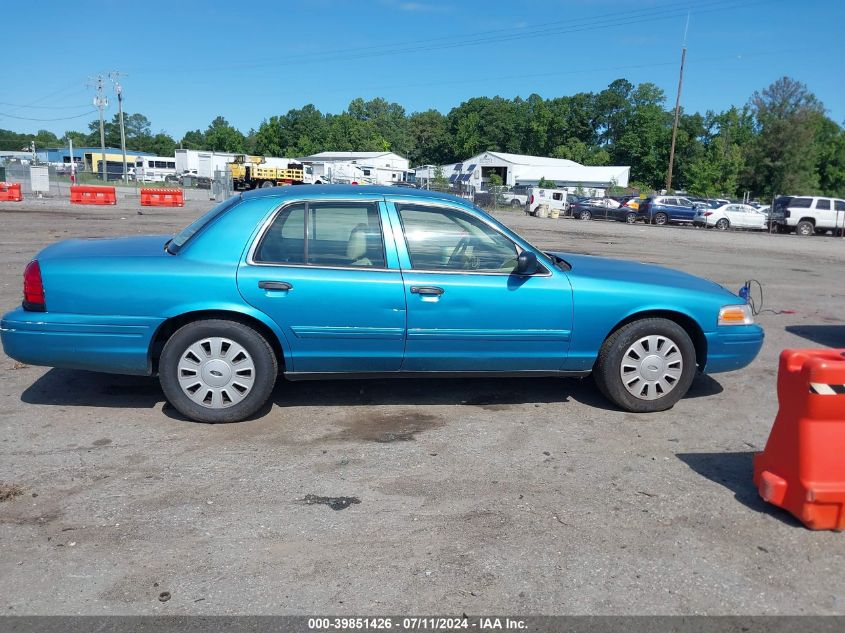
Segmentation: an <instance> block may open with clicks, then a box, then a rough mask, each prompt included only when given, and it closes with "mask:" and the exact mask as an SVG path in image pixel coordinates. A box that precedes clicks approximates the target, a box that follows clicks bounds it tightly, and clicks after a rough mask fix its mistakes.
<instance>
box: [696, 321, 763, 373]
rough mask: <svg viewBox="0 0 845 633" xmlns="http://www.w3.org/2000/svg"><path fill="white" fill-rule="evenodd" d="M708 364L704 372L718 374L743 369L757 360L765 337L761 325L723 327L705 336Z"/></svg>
mask: <svg viewBox="0 0 845 633" xmlns="http://www.w3.org/2000/svg"><path fill="white" fill-rule="evenodd" d="M705 337H706V338H707V363H706V365H705V367H704V371H705V372H706V373H708V374H716V373H720V372H724V371H733V370H735V369H742V368H743V367H745V366H747V365H750V364H751V362H752V361H753V360H754V359H755V358H757V354H758V353H759V352H760V348H761V347H763V339H764V337H765V335H764V333H763V328H761V327H760V326H759V325H740V326H729V327H721V328H719V329H718V330H717V331H716V332H710V333H708V334H705Z"/></svg>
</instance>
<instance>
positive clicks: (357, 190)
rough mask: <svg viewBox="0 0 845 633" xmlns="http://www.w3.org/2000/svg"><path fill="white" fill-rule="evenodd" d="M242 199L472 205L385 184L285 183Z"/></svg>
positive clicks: (436, 194) (450, 196) (458, 200)
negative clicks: (433, 201) (411, 200)
mask: <svg viewBox="0 0 845 633" xmlns="http://www.w3.org/2000/svg"><path fill="white" fill-rule="evenodd" d="M242 195H243V199H244V200H252V199H254V198H281V199H284V198H296V199H297V200H309V199H319V198H327V197H328V198H343V197H346V198H358V197H361V198H364V197H366V198H373V197H380V196H385V197H389V196H400V197H402V198H405V199H408V198H421V199H429V200H430V199H438V200H448V201H450V202H459V203H461V204H463V205H470V206H471V205H472V203H471V202H469V201H468V200H466V199H464V198H460V197H458V196H455V195H452V194H451V193H441V192H439V191H428V190H427V189H411V188H410V187H391V186H385V185H287V186H285V187H266V188H260V189H253V190H251V191H247V192H245V193H244V194H242Z"/></svg>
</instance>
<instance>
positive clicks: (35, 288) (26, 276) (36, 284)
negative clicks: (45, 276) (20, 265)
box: [23, 259, 47, 312]
mask: <svg viewBox="0 0 845 633" xmlns="http://www.w3.org/2000/svg"><path fill="white" fill-rule="evenodd" d="M23 309H24V310H30V311H32V312H45V311H46V310H47V304H46V302H45V301H44V283H43V282H42V281H41V266H39V265H38V260H35V259H33V260H32V261H31V262H29V264H27V265H26V270H24V271H23Z"/></svg>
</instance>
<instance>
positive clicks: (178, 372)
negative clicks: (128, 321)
mask: <svg viewBox="0 0 845 633" xmlns="http://www.w3.org/2000/svg"><path fill="white" fill-rule="evenodd" d="M277 373H278V365H277V362H276V355H275V354H274V353H273V349H272V348H271V347H270V344H269V343H268V342H267V340H266V339H265V338H264V337H263V336H262V335H261V334H259V333H258V332H256V331H255V330H254V329H253V328H251V327H249V326H247V325H244V324H243V323H238V322H235V321H225V320H222V319H207V320H202V321H194V322H193V323H188V324H187V325H184V326H183V327H181V328H179V329H178V330H177V331H176V332H175V333H174V334H173V335H172V336H171V337H170V339H168V341H167V343H166V344H165V346H164V349H163V351H162V353H161V358H160V359H159V380H160V382H161V388H162V389H163V390H164V395H165V396H166V397H167V400H168V402H170V404H172V405H173V406H174V407H175V408H176V410H177V411H179V412H180V413H181V414H182V415H184V416H186V417H188V418H190V419H192V420H196V421H197V422H239V421H240V420H243V419H245V418H248V417H249V416H251V415H252V414H254V413H255V412H256V411H258V409H260V408H261V406H262V405H264V403H266V402H267V400H268V399H269V398H270V394H271V393H272V391H273V386H274V385H275V383H276V376H277Z"/></svg>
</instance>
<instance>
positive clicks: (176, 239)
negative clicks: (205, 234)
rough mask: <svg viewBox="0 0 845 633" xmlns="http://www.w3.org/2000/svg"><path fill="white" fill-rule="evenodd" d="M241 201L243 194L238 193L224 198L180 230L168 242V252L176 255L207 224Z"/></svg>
mask: <svg viewBox="0 0 845 633" xmlns="http://www.w3.org/2000/svg"><path fill="white" fill-rule="evenodd" d="M240 201H241V196H240V195H237V196H235V197H233V198H229V199H228V200H224V201H223V202H221V203H220V204H218V205H217V206H215V207H213V208H212V209H211V211H209V212H208V213H205V214H204V215H201V216H200V217H198V218H197V219H196V220H194V221H193V222H191V223H190V224H189V225H188V226H186V227H185V228H184V229H182V230H181V231H179V232H178V233H177V234H176V235H174V236H173V238H172V239H171V240H170V241H169V242H168V243H167V247H166V248H167V252H168V253H170V254H171V255H175V254H176V253H178V252H179V249H180V248H182V246H183V245H184V244H185V242H187V241H188V240H189V239H191V238H192V237H193V236H194V235H196V234H197V233H199V232H200V231H201V230H202V229H203V228H204V227H205V226H207V225H208V224H211V223H212V222H213V221H214V220H216V219H217V218H218V217H219V216H221V215H223V214H224V213H225V212H226V211H228V210H229V209H231V208H232V207H234V206H235V205H236V204H237V203H238V202H240Z"/></svg>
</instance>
